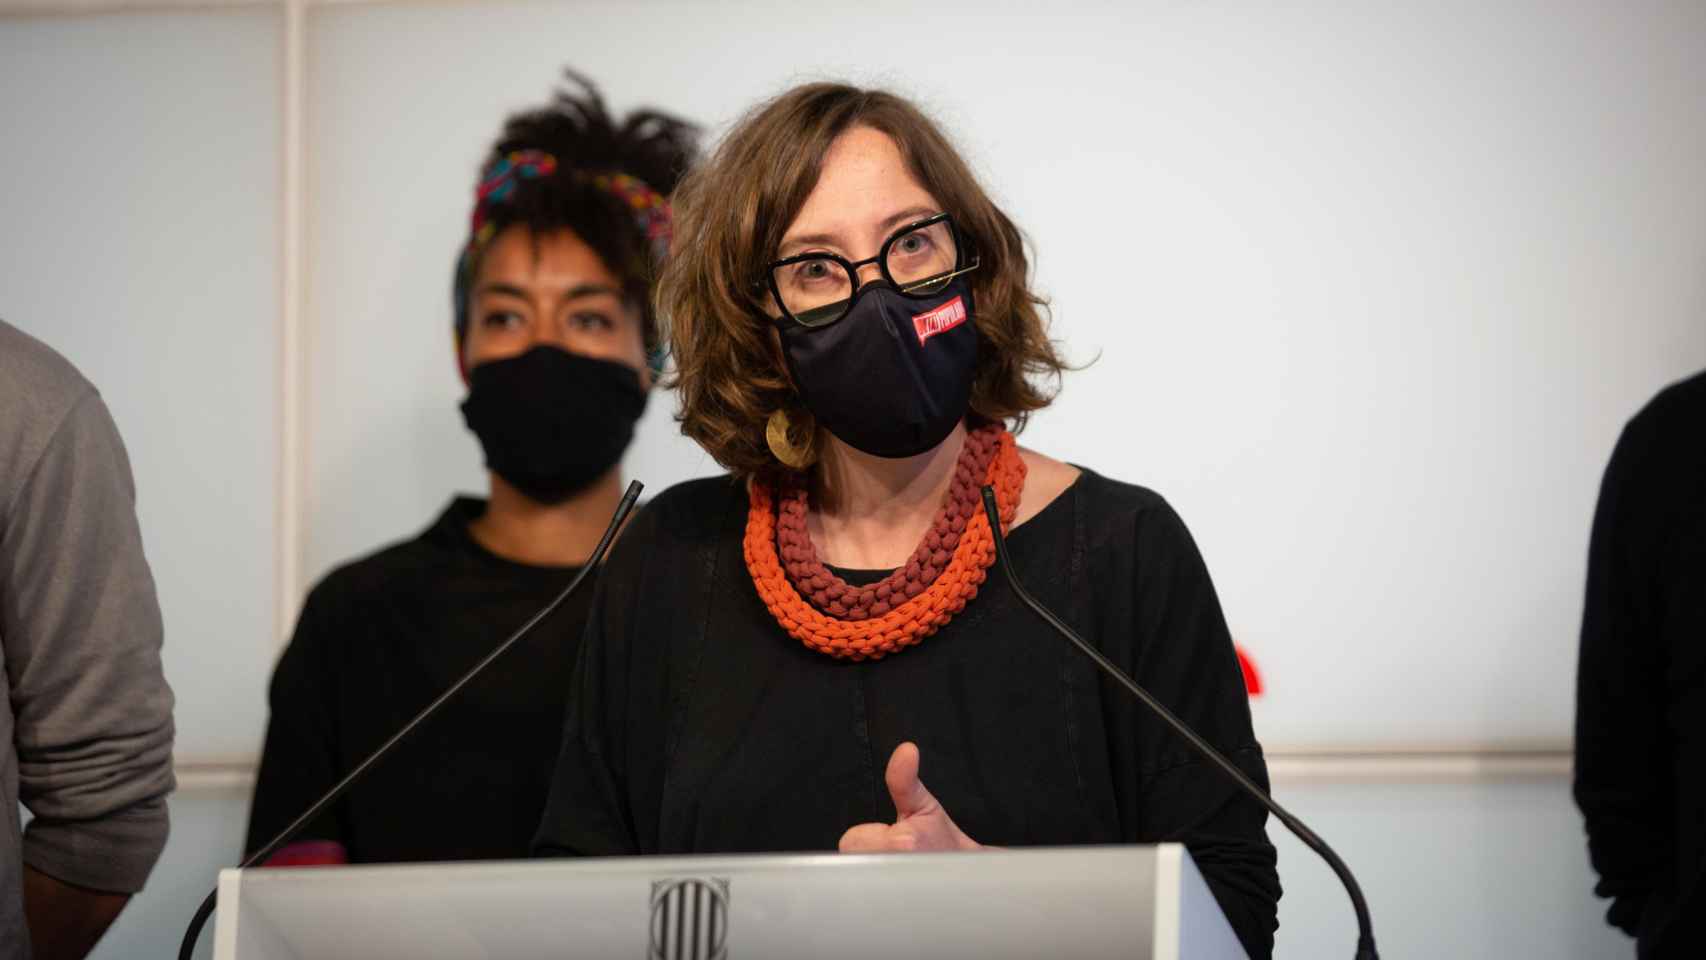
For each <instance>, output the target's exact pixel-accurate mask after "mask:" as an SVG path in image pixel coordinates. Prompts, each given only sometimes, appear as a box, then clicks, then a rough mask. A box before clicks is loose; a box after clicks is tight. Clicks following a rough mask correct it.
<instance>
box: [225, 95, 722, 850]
mask: <svg viewBox="0 0 1706 960" xmlns="http://www.w3.org/2000/svg"><path fill="white" fill-rule="evenodd" d="M570 77H571V79H572V80H575V81H576V82H577V83H578V84H579V86H580V90H579V91H577V92H561V93H559V94H558V95H557V97H556V98H555V99H554V100H553V101H552V102H551V103H550V104H549V105H548V106H546V107H543V108H541V109H537V110H533V111H530V112H526V113H522V114H519V115H516V116H514V117H511V118H510V120H509V121H508V123H507V124H506V125H505V128H504V131H503V134H502V135H501V136H500V137H499V138H498V141H497V143H496V144H495V145H494V146H493V148H492V150H491V153H490V156H489V159H488V160H487V161H486V163H485V165H484V167H483V169H482V172H481V177H480V181H479V184H478V186H477V188H476V192H475V202H474V210H473V214H472V217H471V222H470V227H469V236H468V240H467V243H466V245H465V246H464V247H463V249H462V252H461V255H460V257H459V259H458V262H457V265H456V273H455V279H454V304H455V326H454V335H455V336H454V343H455V346H456V364H457V368H458V370H459V372H460V374H461V376H462V379H463V381H464V383H466V384H467V386H468V395H467V399H466V400H465V401H464V402H463V404H462V416H463V418H464V420H465V421H466V423H467V425H468V428H469V429H470V430H472V431H473V432H474V434H475V436H477V437H478V438H479V441H480V446H481V448H482V449H483V451H484V453H485V462H486V467H487V468H488V472H489V480H490V495H489V497H488V498H487V499H485V500H478V499H473V498H467V497H457V498H455V499H454V500H452V501H451V503H450V505H449V506H448V507H447V508H446V509H445V510H444V512H443V513H442V514H441V515H440V516H439V518H438V519H437V520H436V521H435V522H434V523H433V524H432V526H431V527H429V528H428V529H427V530H426V531H425V532H424V533H422V534H421V535H420V536H418V537H416V538H415V539H412V540H408V541H405V542H403V543H400V544H397V545H394V546H391V547H388V548H386V549H384V550H381V551H379V552H378V553H375V554H373V555H371V556H369V557H366V558H364V559H361V560H357V561H355V562H353V563H350V564H348V565H346V566H344V567H341V568H339V569H338V570H335V571H333V572H332V573H331V574H330V575H328V576H327V577H326V578H325V579H324V580H323V581H321V582H320V583H319V584H318V585H317V586H316V587H315V588H314V590H313V591H312V592H311V593H310V594H309V596H308V600H307V602H306V603H305V604H304V606H303V610H302V614H301V617H300V619H299V620H298V623H297V627H296V632H295V635H294V637H293V638H292V640H291V643H290V646H289V648H288V649H287V650H286V651H285V653H284V656H283V658H282V659H281V660H280V662H279V664H278V667H277V669H276V671H275V672H274V675H273V680H272V691H271V703H272V718H271V721H270V723H269V726H268V729H267V738H266V747H265V750H264V753H263V756H262V758H261V767H260V774H259V778H258V780H257V782H256V785H255V796H254V802H253V806H252V808H251V811H250V819H249V832H248V841H247V847H246V849H248V850H254V849H257V848H259V847H260V846H262V845H263V844H265V843H266V842H267V841H268V840H270V839H271V838H272V836H273V835H274V834H276V833H277V832H278V831H279V830H281V829H283V828H284V826H286V825H287V824H289V823H290V822H291V821H292V820H293V819H294V818H295V817H296V816H298V815H299V814H300V813H302V812H303V811H304V810H306V809H307V808H308V806H309V805H310V804H311V803H312V802H313V801H314V799H316V798H317V797H318V796H319V795H320V794H321V793H323V792H324V791H325V790H327V789H328V788H329V787H331V786H332V784H334V783H335V782H337V780H338V779H339V778H340V777H341V776H342V775H343V774H345V773H347V772H348V769H349V767H350V766H352V765H353V764H355V763H356V762H358V761H359V760H360V759H361V758H362V757H363V756H365V755H366V754H367V753H368V752H369V751H371V750H372V749H374V748H375V747H377V746H378V745H379V744H380V743H381V742H383V741H384V740H385V739H386V738H387V737H388V736H389V735H390V734H392V733H394V732H395V731H396V730H397V729H398V728H400V727H401V726H402V725H403V723H404V722H406V721H407V720H408V719H409V718H410V717H411V716H413V715H414V714H415V713H416V711H418V710H420V709H421V708H422V707H423V706H425V705H426V704H427V703H428V702H429V701H430V700H431V699H432V698H433V697H434V696H436V695H437V694H438V693H439V692H441V691H442V690H443V689H444V688H445V687H446V686H448V685H449V683H450V682H451V681H453V680H454V679H455V678H456V677H458V676H460V675H461V674H462V673H463V672H464V671H465V670H467V669H468V668H469V667H471V666H472V665H473V664H474V663H475V662H476V661H477V660H478V659H479V658H480V657H481V656H483V655H484V654H485V653H487V652H488V651H489V650H490V648H491V646H492V645H493V643H494V642H495V640H496V639H497V638H498V637H501V636H502V635H503V634H504V633H506V632H507V631H508V630H510V629H511V628H513V627H515V626H517V625H519V624H520V623H522V622H523V621H525V620H526V619H527V618H528V617H529V616H530V615H532V614H533V613H534V612H535V611H536V610H538V609H539V608H540V607H541V606H543V605H544V604H545V602H546V601H548V600H549V599H550V598H551V597H552V596H553V595H555V594H556V592H557V591H558V590H560V589H561V588H562V586H563V585H564V584H566V583H567V582H568V581H569V579H570V578H572V577H573V576H574V575H575V574H576V573H578V572H579V568H580V566H581V565H582V564H584V563H585V562H586V559H587V557H588V556H589V555H590V554H591V553H592V550H593V548H594V546H595V544H596V543H597V541H598V538H599V536H600V534H601V533H603V531H604V528H605V526H606V524H607V523H608V522H609V519H610V515H611V514H612V512H614V510H615V508H616V504H617V501H618V500H619V499H620V497H621V494H622V489H623V488H622V477H621V459H622V454H623V452H624V450H626V449H627V447H628V443H629V441H630V440H631V439H632V437H633V432H634V426H635V423H636V421H638V420H639V417H640V414H641V412H642V411H643V410H644V409H645V406H646V398H647V393H648V390H649V388H650V386H651V384H652V382H653V380H654V379H655V378H656V376H657V372H658V369H659V367H660V365H661V357H662V346H661V338H660V337H659V335H658V331H657V327H656V324H655V323H654V322H653V319H652V308H651V292H652V287H653V284H654V282H655V279H656V275H657V270H658V267H659V266H660V264H661V262H662V258H663V256H664V254H665V253H666V252H667V250H668V247H669V242H670V212H669V204H668V202H667V200H666V199H665V196H666V195H667V194H668V192H669V191H670V190H672V189H673V188H674V186H675V182H676V180H677V178H678V177H679V176H680V174H681V172H682V171H683V170H684V169H685V168H686V166H687V165H688V163H689V162H690V161H691V159H692V154H693V151H694V145H693V144H694V137H695V133H694V130H693V128H692V127H691V126H689V125H688V124H687V123H685V122H683V121H681V120H678V119H676V118H673V117H670V116H667V115H665V114H661V113H656V112H640V113H634V114H631V115H629V116H628V117H627V118H626V119H625V120H623V121H622V122H620V123H619V122H618V121H617V120H616V119H615V118H613V117H611V116H610V115H609V113H608V112H607V111H606V109H605V106H604V103H603V101H602V100H601V99H600V97H599V95H598V93H597V91H596V90H595V89H594V88H593V87H592V86H591V85H590V84H588V83H587V82H586V81H584V80H582V79H580V78H579V77H576V76H574V75H573V74H571V75H570ZM591 596H592V591H591V590H590V589H586V588H585V587H583V588H582V589H581V590H580V591H578V592H577V593H576V594H575V596H573V597H571V598H570V600H569V602H568V603H567V604H565V605H564V606H563V607H562V608H560V609H558V610H557V611H556V612H555V613H554V614H553V615H552V616H551V618H550V619H549V620H548V621H547V622H545V623H543V624H541V625H540V628H539V629H537V630H535V631H534V632H533V633H531V634H530V635H529V636H528V637H527V638H526V639H524V640H522V641H521V642H520V644H518V646H517V648H516V649H514V650H511V651H510V652H509V653H508V654H507V655H506V661H505V664H504V666H503V668H502V669H497V670H491V671H488V672H486V673H485V674H484V675H483V676H482V677H481V678H480V679H479V680H477V681H475V683H474V684H472V685H471V686H469V687H468V688H467V689H465V690H463V691H462V693H461V694H460V696H459V697H458V699H457V700H456V701H455V702H454V703H452V704H450V705H449V706H447V707H446V708H445V709H444V711H443V712H442V713H441V714H440V715H438V716H437V717H435V718H434V719H433V720H432V721H431V722H430V725H429V726H428V727H427V728H425V729H423V730H421V731H420V733H419V734H418V735H417V736H416V737H415V738H414V739H413V740H411V741H409V742H408V743H405V744H404V745H403V746H401V747H400V748H399V749H398V750H397V753H398V754H403V755H399V756H392V757H390V758H388V759H387V760H386V762H385V763H384V764H383V765H381V766H379V767H376V768H374V769H373V771H372V772H371V773H370V774H369V775H368V776H367V777H366V779H364V780H363V781H362V782H361V784H360V785H358V786H357V787H355V788H354V789H353V790H352V791H351V792H350V793H349V795H348V796H346V797H345V798H343V799H342V800H341V801H340V802H339V803H338V804H337V805H336V806H335V807H334V808H333V811H332V812H330V813H328V814H327V815H326V816H324V817H323V818H322V819H320V820H319V821H318V822H317V823H315V824H313V825H311V826H310V827H309V828H308V829H307V830H306V831H305V833H304V835H303V837H302V840H301V842H298V843H296V844H293V845H291V846H287V847H286V848H284V849H283V850H282V851H280V853H279V854H278V855H275V856H274V857H273V858H272V860H271V861H270V862H272V863H305V862H311V863H327V862H330V863H342V862H374V861H399V860H457V859H480V858H500V857H501V858H509V857H520V856H525V855H526V853H527V847H528V841H529V839H530V838H531V835H532V831H533V828H534V827H535V826H536V825H537V824H538V821H539V814H540V811H541V810H542V809H543V807H544V803H545V795H546V789H547V787H548V785H549V778H550V770H551V767H552V764H553V762H554V761H555V759H556V756H557V751H558V740H559V737H560V735H561V732H562V722H563V709H564V697H565V694H566V691H567V687H568V681H569V676H570V674H571V671H572V668H573V666H574V662H575V656H576V651H577V650H578V644H579V639H580V636H581V632H582V628H583V625H584V623H585V619H586V611H587V607H588V605H589V604H590V602H591V601H590V598H591Z"/></svg>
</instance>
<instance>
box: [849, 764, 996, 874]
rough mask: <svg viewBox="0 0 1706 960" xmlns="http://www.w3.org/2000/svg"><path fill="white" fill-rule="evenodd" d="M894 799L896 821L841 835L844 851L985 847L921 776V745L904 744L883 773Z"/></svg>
mask: <svg viewBox="0 0 1706 960" xmlns="http://www.w3.org/2000/svg"><path fill="white" fill-rule="evenodd" d="M883 780H884V781H885V782H886V783H887V784H888V788H889V796H890V797H893V798H894V809H895V821H894V823H892V824H891V823H861V824H859V825H858V826H856V827H852V828H850V829H849V830H848V831H847V832H846V833H844V834H842V835H841V852H842V853H890V852H896V851H908V850H981V849H983V845H982V844H980V843H978V842H977V841H976V840H973V839H972V838H970V837H968V836H966V835H965V834H964V833H962V832H961V831H960V828H959V827H957V826H955V825H954V820H953V818H952V817H950V816H948V811H946V810H943V809H942V805H941V804H940V803H937V802H936V798H935V797H933V796H931V795H930V791H929V790H926V789H924V783H923V781H921V780H919V779H918V746H917V745H916V744H913V743H903V744H901V745H900V746H898V747H895V748H894V754H893V755H892V756H890V757H889V766H888V770H887V771H885V772H884V774H883Z"/></svg>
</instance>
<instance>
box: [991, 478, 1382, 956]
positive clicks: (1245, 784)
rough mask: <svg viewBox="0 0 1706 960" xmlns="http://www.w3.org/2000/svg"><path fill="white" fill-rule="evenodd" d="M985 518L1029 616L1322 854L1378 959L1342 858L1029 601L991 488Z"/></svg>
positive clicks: (1368, 951)
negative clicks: (1073, 649) (1354, 911)
mask: <svg viewBox="0 0 1706 960" xmlns="http://www.w3.org/2000/svg"><path fill="white" fill-rule="evenodd" d="M983 513H984V516H985V517H987V518H988V519H989V532H990V535H991V536H993V537H994V538H995V557H996V560H998V561H999V562H1000V564H1001V572H1002V573H1003V574H1004V575H1006V577H1007V583H1008V585H1009V586H1011V587H1012V588H1013V594H1014V596H1017V597H1018V598H1019V601H1020V602H1021V603H1023V604H1024V605H1025V606H1027V607H1030V608H1031V612H1033V613H1035V614H1036V615H1037V616H1039V617H1041V618H1042V620H1043V622H1044V623H1046V624H1048V625H1049V626H1050V627H1053V628H1054V631H1055V632H1056V633H1058V634H1060V635H1061V636H1063V637H1065V638H1066V639H1067V640H1069V641H1071V642H1072V645H1073V646H1075V647H1077V648H1078V650H1079V651H1080V652H1081V653H1083V654H1084V655H1085V656H1086V657H1089V658H1090V660H1091V661H1092V662H1094V663H1095V664H1096V666H1097V667H1099V668H1101V670H1102V672H1103V673H1105V674H1107V675H1108V677H1109V679H1111V680H1113V681H1114V682H1115V683H1117V684H1119V685H1120V686H1121V687H1123V688H1124V689H1125V690H1126V692H1128V693H1130V694H1131V695H1132V696H1134V697H1136V698H1137V699H1139V700H1141V701H1143V705H1144V706H1146V707H1148V708H1149V709H1150V710H1151V711H1152V712H1154V714H1155V715H1156V716H1158V717H1160V718H1161V719H1162V720H1163V721H1165V722H1166V723H1167V725H1168V726H1169V727H1172V728H1173V730H1174V732H1176V733H1178V735H1179V736H1181V737H1183V738H1184V739H1185V742H1186V743H1189V744H1190V745H1191V748H1192V749H1193V750H1195V751H1196V752H1197V753H1199V754H1201V755H1202V756H1203V757H1204V758H1205V759H1207V760H1208V761H1209V762H1211V763H1213V764H1214V765H1215V766H1216V767H1219V768H1220V771H1221V772H1222V773H1224V774H1226V775H1227V776H1228V777H1230V778H1231V779H1232V781H1233V782H1234V783H1236V784H1238V786H1240V787H1242V788H1243V789H1244V792H1246V793H1248V794H1250V795H1251V796H1253V797H1255V798H1256V799H1257V800H1260V801H1261V802H1262V806H1264V807H1267V808H1268V810H1269V811H1270V812H1271V813H1273V815H1274V819H1276V820H1278V821H1279V822H1280V823H1283V824H1285V827H1286V829H1287V830H1290V831H1291V832H1292V833H1293V834H1294V835H1296V837H1297V839H1299V840H1301V841H1303V843H1304V845H1305V846H1307V847H1309V849H1311V850H1313V851H1315V852H1316V853H1317V854H1319V855H1320V857H1321V859H1323V860H1325V861H1327V865H1328V866H1330V867H1332V868H1333V872H1334V873H1336V874H1338V876H1339V880H1340V882H1342V883H1343V884H1344V885H1345V892H1346V893H1348V894H1350V897H1351V906H1352V907H1353V908H1354V909H1355V910H1356V915H1357V952H1356V960H1380V954H1379V953H1378V952H1376V951H1375V949H1374V924H1373V922H1372V921H1371V920H1370V919H1369V916H1368V901H1366V900H1364V899H1363V896H1362V888H1361V887H1359V886H1358V885H1357V881H1356V877H1354V876H1352V875H1351V868H1350V867H1348V866H1346V865H1345V862H1344V861H1343V860H1341V859H1339V855H1338V854H1336V853H1334V852H1333V848H1332V847H1329V846H1327V842H1326V841H1325V840H1322V839H1321V838H1320V837H1319V836H1316V834H1315V831H1313V830H1311V829H1309V828H1308V827H1307V826H1305V825H1304V823H1303V821H1302V820H1299V819H1297V817H1295V816H1293V815H1292V814H1291V813H1290V811H1288V810H1286V809H1285V808H1284V807H1282V806H1280V805H1279V804H1278V803H1276V802H1275V801H1274V798H1273V797H1270V796H1268V793H1267V791H1266V790H1263V789H1262V788H1261V787H1260V786H1257V785H1256V782H1255V781H1254V780H1251V779H1250V778H1249V777H1248V776H1246V775H1245V773H1244V771H1242V770H1240V769H1238V766H1237V765H1236V764H1234V763H1233V762H1232V761H1231V760H1229V759H1227V758H1226V755H1225V754H1223V753H1221V752H1220V751H1219V750H1216V749H1215V748H1214V746H1213V745H1211V744H1210V743H1209V742H1208V741H1207V740H1204V739H1203V738H1202V736H1201V735H1200V734H1198V733H1197V732H1196V731H1195V730H1192V729H1191V726H1190V724H1188V723H1186V722H1185V721H1183V720H1180V719H1179V718H1178V717H1177V716H1175V715H1174V714H1173V711H1171V710H1169V709H1167V707H1166V706H1165V705H1164V704H1162V703H1161V701H1159V700H1157V699H1155V695H1154V694H1152V693H1150V692H1149V691H1148V690H1145V689H1143V687H1142V685H1141V684H1139V683H1138V682H1137V681H1136V680H1133V679H1132V678H1131V677H1128V676H1126V673H1125V671H1124V670H1121V669H1120V668H1119V666H1118V665H1116V664H1115V663H1114V662H1113V661H1112V660H1109V659H1108V658H1107V657H1106V656H1105V655H1103V653H1102V651H1100V650H1097V649H1096V647H1095V646H1094V645H1093V644H1091V643H1090V641H1088V640H1085V639H1084V638H1083V637H1081V636H1079V635H1078V633H1077V631H1075V630H1073V629H1072V628H1071V627H1069V626H1067V625H1066V623H1065V621H1063V620H1061V619H1060V618H1059V617H1057V616H1055V615H1054V612H1053V611H1051V610H1050V609H1049V608H1047V607H1045V606H1043V605H1042V604H1041V603H1039V602H1038V601H1037V599H1036V598H1035V597H1032V596H1031V594H1030V592H1029V591H1027V590H1026V589H1025V585H1024V584H1022V583H1020V582H1019V574H1018V573H1017V572H1016V571H1015V570H1014V569H1013V560H1012V558H1011V557H1009V556H1008V555H1007V537H1006V536H1005V535H1004V534H1002V532H1001V511H1000V509H999V508H998V507H997V506H996V503H995V490H994V488H992V487H987V486H986V487H984V488H983Z"/></svg>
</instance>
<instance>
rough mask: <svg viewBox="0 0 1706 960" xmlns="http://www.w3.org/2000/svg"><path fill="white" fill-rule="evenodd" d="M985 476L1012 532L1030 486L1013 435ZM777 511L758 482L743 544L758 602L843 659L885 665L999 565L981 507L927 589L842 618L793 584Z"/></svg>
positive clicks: (942, 620)
mask: <svg viewBox="0 0 1706 960" xmlns="http://www.w3.org/2000/svg"><path fill="white" fill-rule="evenodd" d="M985 479H986V482H988V483H990V484H992V485H993V486H994V487H995V502H996V505H997V506H998V507H999V509H1000V514H1001V526H1002V528H1003V530H1005V529H1007V528H1010V527H1011V526H1012V524H1013V517H1014V515H1015V514H1016V513H1017V511H1018V509H1019V496H1020V494H1021V493H1023V492H1024V489H1025V461H1024V460H1023V459H1021V458H1020V456H1019V448H1018V444H1017V443H1016V442H1015V441H1014V440H1013V435H1012V434H1011V433H1008V432H1007V431H1005V430H1003V431H1001V435H1000V439H999V447H998V449H997V450H996V453H995V457H994V458H993V459H992V460H991V461H990V463H989V472H988V476H987V477H986V478H985ZM776 510H777V504H776V495H775V491H773V490H772V489H771V487H770V485H769V484H766V483H764V482H763V481H762V480H759V479H754V480H753V481H752V483H751V485H750V487H749V492H748V508H747V515H746V537H745V542H744V544H743V546H744V551H745V554H746V569H747V572H748V573H749V574H751V575H752V583H753V586H755V587H756V588H757V589H758V597H759V599H760V600H762V601H764V606H765V607H766V608H768V609H769V610H770V615H771V616H773V617H775V618H776V622H777V623H778V624H781V626H782V629H784V630H786V631H787V632H788V635H789V636H791V637H793V638H794V639H796V640H798V641H800V642H801V643H803V644H805V645H806V646H808V647H810V648H811V649H813V650H816V651H818V652H819V653H825V654H828V655H829V656H832V657H836V658H838V659H843V660H878V659H881V658H882V657H884V656H887V655H888V654H891V653H896V652H898V651H900V650H903V649H905V648H907V647H909V646H912V645H913V644H915V643H918V642H919V641H920V640H923V639H924V638H925V637H928V636H930V635H931V634H933V633H935V632H936V631H937V630H939V629H941V628H942V627H943V626H945V625H946V624H947V623H948V621H949V620H952V619H953V618H954V615H955V614H957V613H959V612H960V611H961V610H964V609H965V607H966V604H967V603H968V602H969V601H970V600H971V599H972V598H973V597H975V596H977V590H978V587H979V586H981V585H982V584H983V581H984V578H985V576H986V571H988V569H989V567H990V566H991V565H992V564H994V563H995V539H994V537H992V536H991V535H990V531H989V520H988V519H987V518H986V517H985V516H984V514H983V511H982V510H977V511H974V512H973V513H972V515H971V518H970V520H969V522H968V523H967V524H966V529H965V533H964V534H963V535H961V536H960V540H959V543H958V544H956V545H955V547H954V552H953V556H952V557H951V558H950V559H949V561H948V565H947V567H946V569H944V570H943V571H942V572H941V573H940V574H939V575H938V576H937V577H936V579H935V580H934V581H933V582H932V583H931V584H930V585H929V586H928V587H926V588H925V589H924V590H923V592H921V593H919V594H918V595H917V596H915V597H912V598H911V599H908V600H906V601H905V602H903V603H900V604H898V605H896V606H894V607H892V608H890V609H889V610H888V611H887V612H886V613H884V614H883V615H881V616H876V617H868V618H865V619H859V620H841V619H837V618H835V617H833V616H830V615H829V614H826V613H824V612H823V611H820V610H818V609H817V608H816V607H814V606H812V604H811V603H810V602H809V601H807V600H806V598H804V597H802V596H800V593H799V591H798V590H796V589H795V588H794V584H793V583H792V582H791V581H789V579H788V575H787V573H786V571H784V570H783V569H782V564H781V560H780V558H779V557H778V556H777V553H776Z"/></svg>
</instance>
